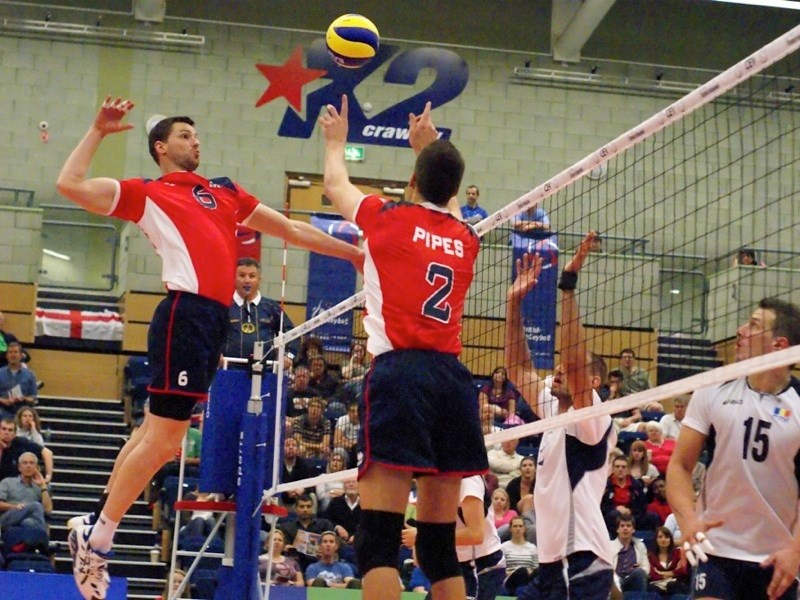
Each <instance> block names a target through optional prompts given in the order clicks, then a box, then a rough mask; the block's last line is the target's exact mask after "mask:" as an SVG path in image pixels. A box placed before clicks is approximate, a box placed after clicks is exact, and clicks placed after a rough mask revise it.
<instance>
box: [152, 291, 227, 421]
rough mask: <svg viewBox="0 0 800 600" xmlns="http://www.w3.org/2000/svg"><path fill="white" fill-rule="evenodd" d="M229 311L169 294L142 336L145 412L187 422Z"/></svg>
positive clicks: (214, 360)
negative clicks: (148, 376) (149, 375)
mask: <svg viewBox="0 0 800 600" xmlns="http://www.w3.org/2000/svg"><path fill="white" fill-rule="evenodd" d="M227 324H228V307H227V306H225V305H224V304H220V303H219V302H217V301H215V300H210V299H209V298H204V297H202V296H198V295H196V294H191V293H189V292H170V293H169V294H167V297H166V298H164V300H162V301H161V302H160V303H159V304H158V306H157V307H156V310H155V313H153V320H152V321H151V323H150V329H149V330H148V332H147V358H148V362H149V363H150V368H151V369H152V372H153V379H152V381H151V382H150V385H149V386H148V388H147V391H148V392H150V412H152V413H153V414H154V415H157V416H159V417H166V418H170V419H176V420H179V421H188V420H189V418H190V417H191V414H192V409H193V408H194V405H195V403H196V402H197V401H198V400H205V399H206V398H207V397H208V388H209V386H210V385H211V381H212V380H213V379H214V375H215V374H216V372H217V366H218V365H219V356H220V351H221V350H222V345H223V343H224V342H225V334H226V328H227Z"/></svg>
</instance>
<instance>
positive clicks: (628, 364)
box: [619, 348, 651, 396]
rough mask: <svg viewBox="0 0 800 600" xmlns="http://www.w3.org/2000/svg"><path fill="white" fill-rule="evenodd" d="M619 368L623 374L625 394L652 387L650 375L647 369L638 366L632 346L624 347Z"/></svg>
mask: <svg viewBox="0 0 800 600" xmlns="http://www.w3.org/2000/svg"><path fill="white" fill-rule="evenodd" d="M619 370H620V371H622V376H623V380H622V395H623V396H628V395H629V394H635V393H636V392H642V391H644V390H649V389H650V387H651V385H650V376H649V375H648V374H647V371H645V370H644V369H642V368H641V367H637V366H636V353H635V352H634V351H633V350H632V349H631V348H623V350H622V352H620V353H619Z"/></svg>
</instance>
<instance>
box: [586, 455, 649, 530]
mask: <svg viewBox="0 0 800 600" xmlns="http://www.w3.org/2000/svg"><path fill="white" fill-rule="evenodd" d="M612 468H613V473H612V475H611V477H609V478H608V483H607V484H606V491H605V493H604V494H603V501H602V502H601V504H600V508H601V510H602V511H603V517H604V518H605V520H606V525H607V526H608V531H609V534H610V535H611V536H612V537H613V535H614V532H615V531H617V530H618V525H619V524H618V522H617V519H618V518H619V517H621V516H625V517H629V516H630V517H633V518H634V519H636V522H637V523H639V526H640V527H641V528H642V529H647V530H651V531H652V530H653V529H655V528H656V527H657V526H658V525H659V523H658V516H657V515H654V514H651V513H649V512H647V498H646V497H645V491H644V486H643V485H642V482H641V481H639V480H638V479H634V478H633V477H631V476H630V473H628V460H627V459H626V458H625V457H623V456H621V457H618V458H615V459H614V462H613V464H612Z"/></svg>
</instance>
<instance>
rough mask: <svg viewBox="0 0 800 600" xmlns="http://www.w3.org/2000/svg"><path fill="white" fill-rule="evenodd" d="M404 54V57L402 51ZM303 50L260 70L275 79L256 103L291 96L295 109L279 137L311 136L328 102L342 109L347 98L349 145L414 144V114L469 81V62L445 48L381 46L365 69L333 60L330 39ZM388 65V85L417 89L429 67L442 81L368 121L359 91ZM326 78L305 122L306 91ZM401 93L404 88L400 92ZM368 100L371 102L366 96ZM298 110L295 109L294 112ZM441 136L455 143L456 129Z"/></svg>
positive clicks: (311, 101)
mask: <svg viewBox="0 0 800 600" xmlns="http://www.w3.org/2000/svg"><path fill="white" fill-rule="evenodd" d="M398 52H399V53H398ZM306 63H307V66H306V67H304V66H303V48H302V47H300V46H298V47H297V48H295V49H294V51H293V52H292V55H291V56H290V57H289V59H288V60H287V61H286V62H285V63H284V64H283V65H263V64H258V65H256V68H257V69H258V70H259V71H261V73H262V74H263V75H264V77H266V78H267V79H268V80H269V86H268V87H267V89H266V91H265V92H264V93H263V94H262V95H261V97H260V98H259V99H258V102H256V107H259V106H263V105H264V104H267V103H269V102H271V101H272V100H275V99H276V98H281V97H283V98H286V101H287V102H288V103H289V106H290V107H291V108H287V109H286V113H285V114H284V115H283V120H282V121H281V124H280V127H279V128H278V135H280V136H282V137H295V138H309V137H311V133H312V132H313V131H314V127H316V124H317V118H318V116H319V114H320V111H321V110H322V109H323V107H325V106H326V105H328V104H333V105H334V106H336V107H339V106H340V105H341V98H342V94H347V96H348V100H349V107H350V114H349V120H350V130H349V133H348V138H347V141H348V142H352V143H359V144H376V145H380V146H402V147H407V146H408V114H409V113H414V114H419V113H421V112H422V111H423V109H424V108H425V103H426V102H428V101H430V102H431V105H432V108H436V107H437V106H441V105H443V104H446V103H448V102H450V100H453V99H454V98H456V97H458V95H459V94H461V92H462V91H463V90H464V88H465V87H466V85H467V81H468V79H469V67H468V66H467V63H466V61H465V60H464V59H463V58H461V57H460V56H459V55H458V54H456V53H455V52H453V51H452V50H446V49H444V48H414V49H411V50H403V51H400V49H399V48H398V47H397V46H385V45H381V47H380V48H379V49H378V53H377V54H376V56H375V58H373V59H372V60H371V61H369V62H368V63H367V64H366V65H364V66H363V67H361V68H360V69H345V68H342V67H339V66H337V65H336V64H335V63H334V62H333V60H331V58H330V55H329V54H328V50H327V48H326V47H325V42H324V40H315V41H314V42H313V43H312V44H311V47H310V48H308V50H307V53H306ZM386 63H388V69H387V70H386V74H385V75H384V76H383V81H384V82H385V83H389V84H395V85H398V86H409V87H411V86H414V85H415V83H416V81H417V77H418V76H419V74H420V72H422V71H423V70H424V69H432V70H433V71H434V72H435V73H436V79H434V80H433V82H431V84H430V85H429V86H428V87H427V88H426V89H424V90H422V91H412V92H411V94H410V95H408V96H407V97H406V98H404V99H402V100H400V101H399V102H397V103H396V104H394V105H393V106H390V107H388V108H385V109H384V110H381V111H380V112H379V113H377V114H375V115H372V116H370V117H368V116H367V115H366V113H365V111H364V108H363V107H362V105H361V104H360V103H359V101H358V97H357V96H356V95H355V93H354V90H355V89H356V87H357V86H358V85H359V84H360V83H361V82H363V81H364V80H365V79H367V78H368V77H369V76H370V75H371V74H372V73H374V72H375V71H377V70H378V69H379V68H381V67H382V66H383V65H384V64H386ZM320 78H325V79H329V80H330V83H329V84H328V85H325V86H324V87H321V88H319V89H318V90H315V91H313V92H311V93H309V94H307V95H306V96H305V105H306V106H305V114H306V118H305V120H304V119H303V118H302V116H301V113H302V101H303V93H302V88H303V86H304V85H306V84H307V83H311V82H312V81H315V80H317V79H320ZM397 89H398V94H400V91H399V90H401V89H402V88H397ZM363 101H364V102H367V101H369V98H363ZM292 109H294V110H292ZM438 129H439V132H440V137H441V138H443V139H449V138H450V134H451V133H452V131H451V130H450V129H447V128H443V127H438Z"/></svg>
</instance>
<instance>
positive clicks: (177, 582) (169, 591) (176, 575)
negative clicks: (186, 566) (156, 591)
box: [156, 569, 192, 600]
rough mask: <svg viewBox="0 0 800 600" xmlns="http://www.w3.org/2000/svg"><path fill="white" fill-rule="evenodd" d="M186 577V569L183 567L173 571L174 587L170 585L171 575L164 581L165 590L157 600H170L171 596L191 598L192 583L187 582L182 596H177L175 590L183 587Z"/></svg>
mask: <svg viewBox="0 0 800 600" xmlns="http://www.w3.org/2000/svg"><path fill="white" fill-rule="evenodd" d="M184 579H186V571H183V570H182V569H175V570H174V571H173V572H172V587H171V588H170V587H169V577H167V580H166V581H165V582H164V591H163V592H162V593H161V595H160V596H159V597H158V598H157V599H156V600H168V599H169V598H176V597H177V598H191V597H192V585H191V584H187V585H186V587H184V588H183V591H182V592H181V595H180V596H175V592H177V591H178V588H179V587H181V584H182V583H183V580H184Z"/></svg>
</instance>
